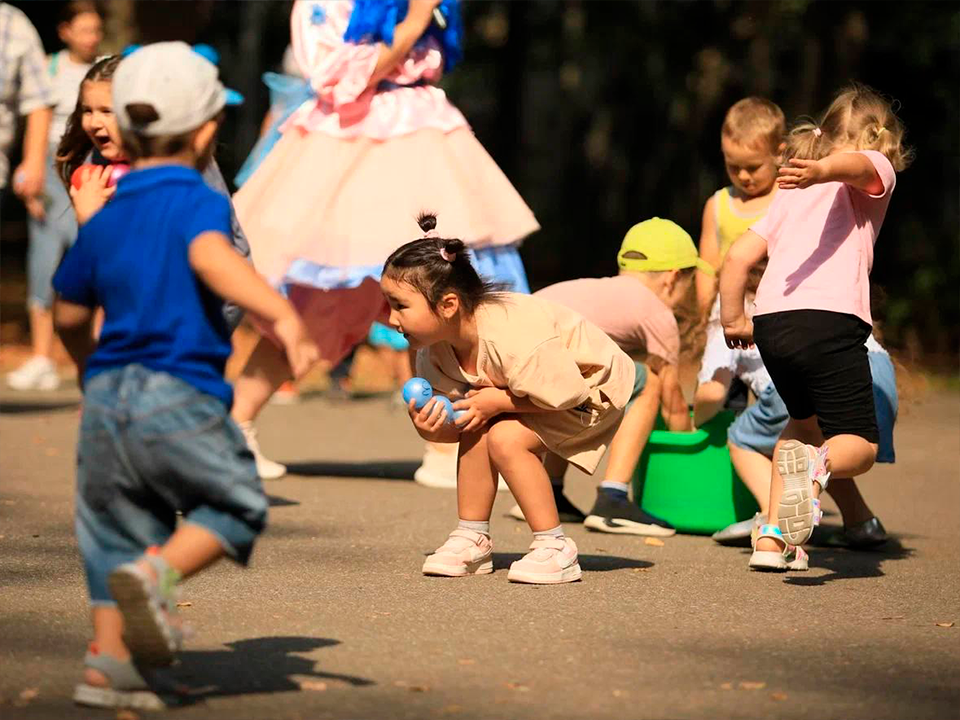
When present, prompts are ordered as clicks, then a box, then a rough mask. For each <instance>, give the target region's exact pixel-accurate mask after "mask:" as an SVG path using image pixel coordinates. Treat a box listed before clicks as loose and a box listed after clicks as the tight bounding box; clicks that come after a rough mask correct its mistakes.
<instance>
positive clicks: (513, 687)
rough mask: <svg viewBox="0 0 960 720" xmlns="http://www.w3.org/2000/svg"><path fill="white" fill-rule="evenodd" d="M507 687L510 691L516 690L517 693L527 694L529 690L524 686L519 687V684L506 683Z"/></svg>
mask: <svg viewBox="0 0 960 720" xmlns="http://www.w3.org/2000/svg"><path fill="white" fill-rule="evenodd" d="M507 687H508V688H510V689H511V690H516V691H517V692H529V690H530V688H529V687H527V686H526V685H521V684H520V683H514V682H508V683H507Z"/></svg>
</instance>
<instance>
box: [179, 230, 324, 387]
mask: <svg viewBox="0 0 960 720" xmlns="http://www.w3.org/2000/svg"><path fill="white" fill-rule="evenodd" d="M189 257H190V267H191V268H193V271H194V272H195V273H197V275H198V276H199V277H200V279H201V280H202V281H203V282H204V284H206V285H207V287H209V288H210V289H211V290H213V291H214V292H215V293H216V294H217V295H219V296H220V297H222V298H223V299H224V300H229V301H230V302H233V303H235V304H237V305H239V306H240V307H242V308H243V309H244V310H247V311H249V312H252V313H254V314H255V315H259V316H260V317H262V318H264V319H265V320H267V321H269V322H271V323H273V330H274V332H275V333H276V334H277V338H278V339H279V340H280V342H281V343H283V347H284V350H286V353H287V361H288V362H289V363H290V369H291V370H292V371H293V376H294V377H295V378H299V377H300V376H302V375H303V374H304V373H306V372H307V371H308V370H309V369H310V368H311V367H313V365H314V364H315V363H316V362H317V360H319V359H320V352H319V350H318V349H317V346H316V345H315V344H314V343H313V341H312V340H310V339H309V338H308V337H307V332H306V329H305V328H304V326H303V322H302V321H301V320H300V316H299V315H297V313H296V311H295V310H294V309H293V306H292V305H291V304H290V302H289V301H288V300H287V299H286V298H284V297H283V296H281V295H280V294H279V293H278V292H277V291H276V290H274V289H273V288H272V287H270V286H269V285H268V284H267V282H266V281H265V280H264V279H263V278H262V277H260V275H258V274H257V272H256V270H254V269H253V267H252V266H251V265H250V264H249V263H248V262H246V261H245V260H244V259H243V258H241V257H240V256H239V255H238V254H237V252H236V251H235V250H234V249H233V248H232V247H231V246H230V242H229V241H228V240H227V237H226V236H225V235H224V234H223V233H220V232H216V231H208V232H204V233H201V234H200V235H198V236H197V237H196V238H195V239H194V240H193V241H192V242H191V243H190V250H189Z"/></svg>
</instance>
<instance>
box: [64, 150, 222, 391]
mask: <svg viewBox="0 0 960 720" xmlns="http://www.w3.org/2000/svg"><path fill="white" fill-rule="evenodd" d="M208 231H215V232H219V233H222V234H223V235H225V236H226V237H227V238H229V237H230V235H231V227H230V201H229V200H228V199H227V198H225V197H223V195H220V194H219V193H217V192H216V191H214V190H212V189H211V188H210V187H208V186H207V184H206V183H205V182H204V181H203V178H202V177H201V176H200V173H199V172H197V171H196V170H194V169H192V168H187V167H182V166H177V165H167V166H161V167H155V168H149V169H146V170H137V171H134V172H130V173H128V174H127V175H125V176H124V177H123V178H121V179H120V181H119V182H118V183H117V191H116V193H115V194H114V196H113V198H112V199H111V200H110V202H108V203H107V204H106V205H105V206H104V207H103V209H102V210H100V212H98V213H97V214H96V215H94V216H93V217H92V218H91V219H90V220H89V221H88V222H87V224H86V225H84V226H83V227H82V228H80V234H79V236H78V238H77V242H76V243H75V244H74V245H73V247H72V248H71V249H70V250H69V251H68V252H67V255H66V257H64V259H63V262H62V263H61V265H60V268H59V269H58V270H57V273H56V275H54V278H53V287H54V289H55V290H56V291H57V292H58V293H60V296H61V297H62V298H63V299H64V300H66V301H68V302H71V303H75V304H77V305H85V306H87V307H96V306H98V305H99V306H102V307H103V309H104V315H105V320H104V324H103V330H102V332H101V334H100V342H99V344H98V345H97V349H96V350H95V351H94V353H93V355H91V356H90V358H89V360H88V361H87V367H86V372H85V374H84V378H85V380H89V379H90V378H92V377H94V376H95V375H97V374H98V373H101V372H103V371H104V370H109V369H113V368H118V367H124V366H126V365H132V364H135V363H139V364H141V365H144V366H145V367H148V368H151V369H152V370H157V371H162V372H167V373H170V374H171V375H174V376H175V377H178V378H180V379H181V380H183V381H185V382H187V383H190V384H191V385H193V386H194V387H195V388H197V389H198V390H200V391H201V392H205V393H209V394H211V395H214V396H215V397H218V398H220V399H221V400H223V402H224V403H225V404H226V405H227V407H230V406H231V405H232V403H233V390H232V388H231V387H230V385H228V384H227V383H226V381H225V380H224V379H223V370H224V366H225V365H226V362H227V357H228V356H229V355H230V349H231V347H230V334H229V331H228V330H227V326H226V323H225V322H224V319H223V313H222V305H223V301H222V300H221V299H220V298H219V297H217V296H216V295H215V294H214V293H213V292H211V291H210V290H209V289H208V288H207V287H206V285H204V284H203V282H202V281H201V280H200V278H198V277H197V276H196V275H195V274H194V272H193V269H192V268H191V267H190V261H189V257H188V251H189V247H190V243H191V242H193V240H194V239H195V238H196V237H197V236H199V235H201V234H202V233H204V232H208Z"/></svg>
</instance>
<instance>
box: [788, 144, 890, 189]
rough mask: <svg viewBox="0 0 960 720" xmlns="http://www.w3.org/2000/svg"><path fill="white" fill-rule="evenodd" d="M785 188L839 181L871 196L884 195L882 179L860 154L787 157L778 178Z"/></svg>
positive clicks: (868, 160) (870, 163)
mask: <svg viewBox="0 0 960 720" xmlns="http://www.w3.org/2000/svg"><path fill="white" fill-rule="evenodd" d="M777 182H778V183H779V185H780V187H781V188H782V189H784V190H790V189H793V188H805V187H810V186H811V185H816V184H817V183H826V182H842V183H845V184H847V185H852V186H853V187H855V188H857V189H858V190H863V191H864V192H866V193H869V194H870V195H881V194H883V190H884V188H883V180H881V179H880V174H879V173H878V172H877V169H876V168H875V167H874V166H873V163H872V162H870V159H869V158H868V157H867V156H866V155H863V154H862V153H854V152H842V153H837V154H835V155H828V156H827V157H825V158H821V159H820V160H800V159H798V158H790V161H789V165H785V166H784V167H782V168H780V173H779V178H778V179H777Z"/></svg>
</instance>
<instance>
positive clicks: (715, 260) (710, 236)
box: [696, 195, 720, 317]
mask: <svg viewBox="0 0 960 720" xmlns="http://www.w3.org/2000/svg"><path fill="white" fill-rule="evenodd" d="M700 257H701V258H703V259H704V260H706V261H707V262H708V263H710V265H711V266H712V267H713V268H714V269H717V270H718V269H719V268H720V243H719V242H718V241H717V219H716V199H715V198H714V197H713V195H711V196H710V199H709V200H707V202H706V203H705V204H704V206H703V220H702V222H701V224H700ZM696 278H697V279H696V283H697V307H698V308H699V310H700V316H701V317H706V316H707V315H708V314H709V312H710V306H711V305H713V298H714V297H716V294H717V278H716V277H715V276H713V275H708V274H707V273H705V272H704V271H703V270H700V269H698V270H697V275H696Z"/></svg>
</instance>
